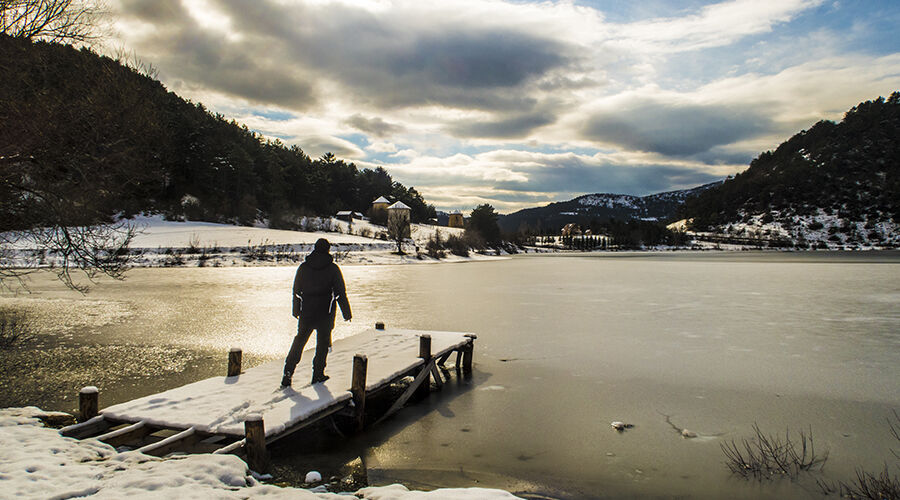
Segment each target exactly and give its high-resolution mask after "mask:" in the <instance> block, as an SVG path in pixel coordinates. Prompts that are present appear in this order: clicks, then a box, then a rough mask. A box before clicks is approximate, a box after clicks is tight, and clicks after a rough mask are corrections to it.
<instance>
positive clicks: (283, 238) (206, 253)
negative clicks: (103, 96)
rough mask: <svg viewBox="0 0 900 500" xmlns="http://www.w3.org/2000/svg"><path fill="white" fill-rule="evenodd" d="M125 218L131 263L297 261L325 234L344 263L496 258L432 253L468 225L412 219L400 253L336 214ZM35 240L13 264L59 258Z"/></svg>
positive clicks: (379, 234) (380, 233)
mask: <svg viewBox="0 0 900 500" xmlns="http://www.w3.org/2000/svg"><path fill="white" fill-rule="evenodd" d="M122 222H124V223H126V224H128V225H130V226H132V227H133V228H134V229H135V230H136V234H135V237H134V239H133V240H132V241H131V244H130V245H129V265H130V266H133V267H235V266H237V267H248V266H278V265H297V264H298V263H300V262H302V261H303V259H304V258H305V257H306V255H307V254H308V253H309V252H311V251H312V249H313V245H314V244H315V242H316V240H318V239H319V238H325V239H327V240H328V241H329V242H331V244H332V248H331V251H332V254H333V255H334V257H335V260H336V261H337V262H338V263H340V264H350V265H355V264H359V265H371V264H411V263H435V262H462V261H471V260H484V259H492V258H496V257H495V256H488V255H481V254H477V253H474V252H473V253H470V256H469V257H459V256H456V255H453V254H451V253H449V252H447V253H446V257H444V258H442V259H435V258H432V257H429V256H428V255H427V254H426V253H425V246H426V244H427V242H428V240H429V239H430V238H432V237H434V235H435V234H439V235H440V238H441V239H442V240H446V239H447V237H448V236H451V235H454V236H459V235H461V234H462V232H463V230H462V229H459V228H451V227H444V226H429V225H425V224H412V225H411V227H410V233H411V238H409V239H408V240H407V242H406V243H404V246H403V250H404V252H405V253H406V255H397V254H396V253H395V252H396V250H397V244H396V243H394V242H392V241H389V240H388V239H387V236H386V234H384V231H385V229H384V228H383V227H381V226H376V225H374V224H371V223H369V222H367V221H354V222H353V224H352V225H351V224H349V223H347V222H346V221H343V220H339V219H336V218H329V219H314V220H311V221H310V223H309V224H308V227H309V228H310V230H308V231H289V230H283V229H270V228H266V227H249V226H234V225H231V224H219V223H212V222H196V221H187V222H180V221H168V220H165V219H164V218H163V217H162V216H161V215H152V216H146V215H142V216H138V217H135V218H133V219H128V220H124V221H122ZM312 229H317V230H312ZM33 246H34V245H32V244H30V243H29V241H22V240H20V241H17V242H15V243H13V244H12V245H9V248H8V250H9V252H7V255H5V256H4V258H5V259H6V260H8V261H9V262H10V264H11V265H12V267H30V266H32V265H34V263H35V262H36V263H37V265H39V266H42V267H48V266H53V265H55V264H56V262H55V257H54V256H53V255H47V254H46V253H45V252H42V251H40V250H36V249H34V248H33Z"/></svg>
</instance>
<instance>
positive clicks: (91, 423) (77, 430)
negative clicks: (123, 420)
mask: <svg viewBox="0 0 900 500" xmlns="http://www.w3.org/2000/svg"><path fill="white" fill-rule="evenodd" d="M110 427H112V424H111V423H110V422H109V421H108V420H106V418H104V417H103V415H97V416H96V417H94V418H92V419H90V420H87V421H85V422H81V423H80V424H75V425H70V426H68V427H63V428H62V429H60V430H59V433H60V434H62V435H63V436H66V437H70V438H75V439H84V438H86V437H89V436H93V435H95V434H99V433H101V432H105V431H106V430H107V429H109V428H110Z"/></svg>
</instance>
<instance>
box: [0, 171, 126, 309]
mask: <svg viewBox="0 0 900 500" xmlns="http://www.w3.org/2000/svg"><path fill="white" fill-rule="evenodd" d="M4 159H5V158H4V157H2V156H0V174H4V175H0V192H2V194H3V195H4V197H3V198H4V199H3V200H2V201H0V231H2V232H0V286H2V287H5V288H10V284H11V283H13V282H16V283H18V284H24V283H23V277H24V276H25V275H27V274H29V273H32V272H34V271H36V270H37V269H39V268H42V267H48V268H51V269H53V271H54V272H55V273H56V275H57V277H58V278H59V279H60V281H62V282H63V283H64V284H65V285H66V286H68V287H69V288H72V289H74V290H78V291H80V292H82V293H83V292H86V291H87V289H88V287H87V285H85V284H83V283H79V282H77V281H76V280H75V279H73V275H72V273H73V271H81V273H82V274H83V275H84V276H85V277H86V278H87V279H88V280H89V281H90V282H93V281H94V279H95V278H96V277H97V276H98V275H101V274H102V275H106V276H109V277H111V278H114V279H123V278H124V275H125V270H126V269H127V267H128V264H129V260H130V254H129V252H128V246H129V244H130V243H131V241H132V239H134V236H135V233H136V228H135V226H134V224H133V223H131V222H128V221H119V222H115V223H104V222H98V223H82V224H81V225H79V222H82V221H90V220H96V221H102V220H103V219H104V218H103V217H102V216H101V215H99V214H98V213H97V212H95V211H94V209H92V208H88V207H85V206H84V205H82V204H78V203H76V204H73V203H72V202H71V201H70V200H69V199H68V198H67V197H64V196H59V195H58V194H56V193H54V192H53V191H51V190H45V189H41V188H40V187H38V186H31V185H29V184H28V183H27V178H26V179H22V177H20V175H18V174H17V173H16V172H14V171H12V169H9V168H8V167H7V166H6V165H4V163H5V162H3V161H2V160H4ZM17 178H18V179H17ZM23 180H24V181H25V182H22V181H23Z"/></svg>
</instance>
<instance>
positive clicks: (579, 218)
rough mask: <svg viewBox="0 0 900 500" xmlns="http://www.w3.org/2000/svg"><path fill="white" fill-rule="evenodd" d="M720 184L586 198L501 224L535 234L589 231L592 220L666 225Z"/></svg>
mask: <svg viewBox="0 0 900 500" xmlns="http://www.w3.org/2000/svg"><path fill="white" fill-rule="evenodd" d="M719 184H721V183H720V182H715V183H712V184H706V185H703V186H699V187H695V188H692V189H685V190H681V191H668V192H665V193H656V194H651V195H647V196H632V195H627V194H610V193H597V194H586V195H582V196H579V197H577V198H575V199H572V200H569V201H561V202H556V203H551V204H549V205H547V206H543V207H536V208H526V209H523V210H519V211H518V212H514V213H511V214H509V215H505V216H502V217H501V218H500V220H499V221H498V223H499V224H500V227H501V228H502V229H503V230H504V231H517V230H519V229H520V228H522V227H523V226H525V227H529V228H531V229H533V230H539V231H540V230H542V229H546V230H551V231H553V232H556V231H557V230H559V228H561V227H562V226H564V225H566V224H568V223H570V222H575V223H578V224H581V225H583V226H585V227H587V226H588V225H589V224H590V223H591V221H592V220H593V221H595V222H600V223H604V222H607V221H609V220H610V219H617V220H626V221H627V220H633V219H638V220H647V221H663V220H667V219H670V218H672V217H673V216H675V214H676V212H677V210H678V207H680V206H681V204H683V203H684V202H685V200H687V199H688V198H690V197H692V196H695V195H697V194H698V193H701V192H703V191H705V190H707V189H709V188H711V187H714V186H717V185H719Z"/></svg>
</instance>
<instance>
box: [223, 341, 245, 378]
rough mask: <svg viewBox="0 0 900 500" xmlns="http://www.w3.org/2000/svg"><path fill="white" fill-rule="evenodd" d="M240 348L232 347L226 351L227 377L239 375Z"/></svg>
mask: <svg viewBox="0 0 900 500" xmlns="http://www.w3.org/2000/svg"><path fill="white" fill-rule="evenodd" d="M242 353H243V352H242V351H241V348H240V347H232V348H231V350H230V351H228V375H226V376H227V377H236V376H238V375H240V374H241V355H242Z"/></svg>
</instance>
